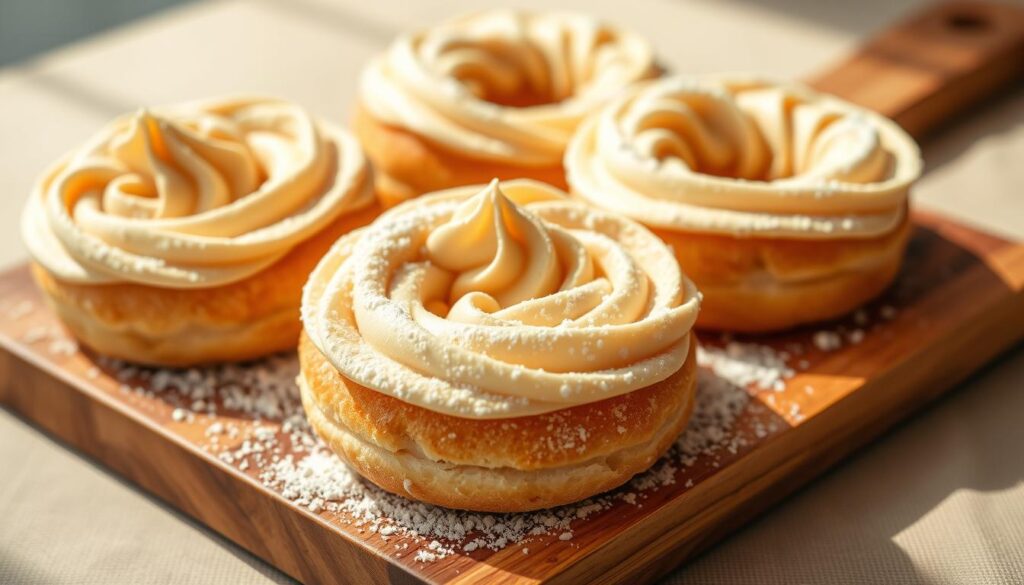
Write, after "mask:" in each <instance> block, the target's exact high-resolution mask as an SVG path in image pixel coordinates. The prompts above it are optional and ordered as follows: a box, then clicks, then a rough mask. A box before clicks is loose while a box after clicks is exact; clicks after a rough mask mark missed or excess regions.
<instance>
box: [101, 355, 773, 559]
mask: <svg viewBox="0 0 1024 585" xmlns="http://www.w3.org/2000/svg"><path fill="white" fill-rule="evenodd" d="M98 363H99V365H100V366H101V367H102V368H103V369H104V370H106V371H108V372H109V373H111V374H112V375H113V376H114V377H115V378H116V379H117V380H118V381H119V385H120V389H121V392H122V393H125V394H129V395H138V396H140V397H158V398H159V399H160V400H161V401H162V402H164V403H166V405H167V408H168V412H167V413H165V416H167V417H168V419H170V420H172V421H174V422H177V423H187V422H195V421H198V422H200V423H201V424H205V425H206V426H205V428H204V432H203V433H202V436H203V439H202V443H201V446H202V448H203V449H204V450H206V451H208V452H210V453H211V454H212V455H215V456H216V457H217V458H218V459H219V460H220V461H221V462H223V463H225V464H228V465H231V466H233V467H235V468H236V469H238V470H239V471H242V472H245V473H248V474H249V475H251V476H253V477H255V478H256V479H258V480H259V481H260V482H261V483H263V484H264V485H265V486H267V487H268V488H271V489H273V490H275V491H277V492H278V493H280V494H281V495H282V496H283V497H285V498H287V499H289V500H291V501H292V502H294V503H295V504H296V505H298V506H301V507H303V508H305V509H307V510H309V511H310V512H313V513H318V514H327V515H328V517H329V518H330V519H331V520H332V521H334V522H337V523H339V524H344V525H348V526H350V527H351V528H352V529H353V530H354V531H355V532H356V534H359V535H362V536H364V537H371V536H372V537H376V538H380V539H381V540H382V541H383V542H384V543H385V544H386V545H387V546H388V547H389V552H390V553H391V554H393V555H394V556H396V557H405V556H406V555H409V556H410V558H412V559H413V560H414V561H415V562H422V563H426V562H431V561H434V560H437V559H441V558H444V557H446V556H450V555H453V554H474V553H480V552H482V551H497V550H501V549H503V548H505V547H508V546H511V545H519V544H525V543H528V542H532V541H535V540H536V541H538V542H539V543H544V542H546V543H548V545H550V543H552V542H568V541H571V540H572V539H573V538H574V535H575V534H576V531H577V530H578V528H579V526H580V523H582V522H586V521H587V520H588V519H589V518H591V517H593V516H595V515H597V514H600V513H602V512H604V511H606V510H608V509H610V508H611V507H612V506H614V505H616V504H620V505H625V506H628V507H632V508H636V509H640V508H643V507H644V505H645V502H646V501H648V500H649V498H651V497H652V496H653V495H654V494H656V493H657V492H658V490H660V489H661V488H664V487H667V486H670V485H674V484H676V483H677V482H678V481H680V480H679V474H680V473H682V472H684V470H686V469H688V468H691V467H693V468H697V467H701V465H700V463H699V462H700V459H701V457H705V458H707V459H708V461H707V462H706V464H705V465H704V466H703V467H701V469H702V470H703V471H702V473H708V472H710V470H713V469H714V468H715V467H717V464H716V462H715V459H714V456H715V454H720V453H735V452H736V451H737V449H739V448H741V447H742V446H744V445H746V444H748V443H749V442H750V439H751V438H752V437H746V436H744V435H743V434H741V433H737V432H734V427H735V423H736V421H737V419H738V418H739V417H740V416H742V415H743V414H744V412H746V411H748V410H750V408H749V407H750V406H751V405H750V399H749V395H748V394H747V392H745V391H744V390H743V389H742V387H741V386H740V385H737V384H734V383H731V382H729V381H728V380H725V379H723V378H721V377H719V376H716V375H714V374H713V373H711V372H710V371H707V370H702V371H701V374H700V377H699V391H698V394H697V403H696V405H695V408H694V412H693V416H692V419H691V424H690V425H689V426H688V428H687V429H686V431H685V432H684V433H683V435H681V436H680V437H679V439H678V440H677V441H676V443H675V445H674V446H673V447H672V448H671V450H670V452H669V453H668V454H666V456H665V457H663V458H662V459H661V460H659V461H658V462H657V463H656V464H655V465H654V466H653V467H652V468H651V469H650V470H649V471H647V472H645V473H642V474H640V475H638V476H637V477H635V478H634V479H633V480H632V481H630V482H629V483H628V484H627V485H625V486H623V487H622V488H620V489H618V490H615V491H612V492H609V493H607V494H603V495H600V496H597V497H594V498H591V499H588V500H585V501H583V502H579V503H576V504H573V505H568V506H562V507H559V508H555V509H551V510H542V511H538V512H530V513H520V514H486V513H473V512H467V511H460V510H451V509H447V508H442V507H439V506H433V505H429V504H424V503H421V502H415V501H412V500H408V499H406V498H403V497H401V496H397V495H394V494H391V493H388V492H385V491H383V490H381V489H379V488H377V487H376V486H374V485H373V484H370V483H369V482H366V481H364V480H362V479H361V478H360V477H359V476H358V475H357V474H355V473H354V472H353V471H351V470H350V469H349V468H348V467H347V466H346V465H345V464H344V463H343V462H342V461H341V460H340V459H338V457H337V456H336V455H334V454H333V453H332V452H331V451H330V450H329V449H328V448H327V447H326V445H325V444H324V443H323V442H322V441H320V440H319V439H318V438H317V437H316V436H315V434H314V433H313V432H312V429H311V428H310V426H309V424H308V423H307V421H306V418H305V415H304V413H303V411H302V405H301V400H300V398H299V394H298V389H297V386H296V384H295V377H296V375H297V374H298V366H297V363H296V359H295V358H294V357H293V356H277V357H272V358H268V359H266V360H263V361H260V362H256V363H253V364H245V365H230V364H229V365H222V366H216V367H209V368H191V369H186V370H169V369H152V368H140V367H136V366H132V365H129V364H125V363H122V362H118V361H115V360H105V359H100V360H99V361H98ZM755 426H756V425H755ZM572 431H573V434H574V436H575V438H576V439H577V440H585V439H586V435H587V431H586V429H576V428H574V429H572ZM748 434H749V433H748ZM683 481H684V482H685V484H686V486H687V487H689V486H692V485H693V479H692V478H687V479H686V480H683Z"/></svg>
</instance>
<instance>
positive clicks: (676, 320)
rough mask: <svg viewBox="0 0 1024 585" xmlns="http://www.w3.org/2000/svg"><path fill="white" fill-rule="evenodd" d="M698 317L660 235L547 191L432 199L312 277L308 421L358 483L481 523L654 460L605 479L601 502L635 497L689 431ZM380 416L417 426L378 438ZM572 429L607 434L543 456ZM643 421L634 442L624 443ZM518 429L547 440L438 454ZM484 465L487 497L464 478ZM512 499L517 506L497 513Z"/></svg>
mask: <svg viewBox="0 0 1024 585" xmlns="http://www.w3.org/2000/svg"><path fill="white" fill-rule="evenodd" d="M699 304H700V300H699V295H698V294H697V291H696V289H695V288H694V286H693V284H692V283H691V282H690V281H689V280H688V279H687V278H686V276H685V275H683V274H682V272H681V271H680V269H679V266H678V263H677V262H676V260H675V258H674V257H673V255H672V252H671V251H670V250H669V249H668V248H667V247H666V246H665V245H664V244H663V243H662V242H661V241H660V240H658V238H657V237H655V236H654V235H653V234H651V233H650V232H649V231H647V230H646V229H644V228H643V227H641V226H640V225H638V224H636V223H633V222H632V221H630V220H627V219H625V218H622V217H620V216H617V215H612V214H608V213H604V212H601V211H596V210H593V209H590V208H587V207H585V206H582V205H580V204H578V203H575V202H571V201H568V200H566V199H565V198H564V195H563V194H562V193H560V192H559V191H558V190H556V189H553V188H551V187H549V186H547V185H544V184H541V183H537V182H533V181H528V180H518V181H509V182H504V183H499V182H498V181H497V180H495V181H492V182H491V183H490V184H489V185H486V186H484V185H478V186H471V187H463V188H456V189H451V190H448V191H443V192H440V193H437V194H432V195H429V196H424V197H422V198H420V199H417V200H415V201H411V202H409V203H406V204H404V205H402V206H399V207H397V208H395V209H393V210H391V211H389V212H387V213H385V214H384V215H383V216H381V217H380V218H379V220H378V221H377V222H375V223H374V224H373V225H371V226H369V227H367V228H365V229H363V230H360V231H359V232H355V233H352V234H350V235H349V236H346V237H344V238H342V239H341V240H339V242H338V243H337V244H336V245H335V247H334V248H333V249H332V251H331V252H330V253H328V254H327V255H326V256H325V257H324V259H323V260H322V261H321V262H320V264H319V266H317V268H316V270H315V271H314V272H313V273H312V275H311V276H310V280H309V283H308V284H307V286H306V290H305V294H304V298H303V308H302V315H303V323H304V327H305V333H306V336H307V338H306V340H304V342H303V344H302V345H301V346H300V356H301V358H302V360H303V377H302V384H301V385H302V388H303V392H304V400H305V401H306V408H307V412H308V413H309V414H310V420H311V422H313V424H314V426H315V427H317V429H318V430H319V431H320V432H321V433H322V434H323V435H324V436H325V438H326V439H327V440H328V441H329V442H331V444H332V445H333V446H334V448H335V450H337V451H338V452H339V453H340V454H342V455H343V456H345V457H346V458H347V459H349V460H350V462H352V463H353V465H354V466H355V467H356V469H358V470H359V471H360V472H361V473H363V474H364V475H366V476H367V477H369V478H370V479H372V480H373V481H375V482H377V483H379V484H381V485H383V486H384V487H386V488H388V489H393V490H395V491H400V492H401V493H404V494H406V495H411V496H413V497H417V498H419V499H424V500H427V501H433V502H436V503H441V504H445V505H455V506H459V507H468V508H474V509H499V508H500V506H511V507H512V508H509V509H520V508H522V509H526V508H529V507H540V505H537V506H534V505H532V504H525V505H524V504H521V503H520V504H516V503H515V497H517V496H515V493H519V492H517V491H516V490H526V491H529V489H531V488H530V487H529V485H531V482H532V480H529V479H528V478H529V477H531V474H536V475H532V477H535V478H536V482H540V483H539V484H537V485H547V486H548V487H543V488H538V489H540V491H541V492H543V493H544V494H545V495H543V505H553V503H558V502H561V501H570V500H566V499H564V498H565V497H567V495H568V496H569V497H572V498H575V499H578V497H577V496H578V494H579V492H580V489H583V490H587V489H590V488H587V487H582V488H574V489H573V490H572V491H571V492H570V493H569V494H561V495H559V494H558V493H557V491H558V490H554V491H550V492H549V491H546V490H548V488H549V487H551V486H552V485H554V484H553V483H551V482H556V481H555V479H553V478H555V477H556V476H558V473H562V472H565V473H567V474H568V475H567V476H566V477H569V476H572V475H573V474H574V473H576V472H574V471H571V470H572V469H576V467H578V466H581V465H582V466H583V467H586V465H589V464H590V463H593V464H594V465H598V462H599V461H600V460H601V458H610V457H614V454H615V453H617V452H620V451H621V452H622V453H626V452H631V451H630V450H631V449H635V450H636V451H637V452H643V456H642V457H640V456H638V457H639V459H636V458H630V457H626V458H625V459H624V460H623V461H617V462H616V463H615V464H614V465H611V464H609V463H607V462H605V463H604V464H603V465H604V468H603V469H602V470H600V472H597V471H595V473H596V475H595V477H598V476H599V477H600V478H601V479H600V481H599V482H598V483H599V484H600V487H599V488H598V489H607V488H608V487H611V483H609V482H613V483H614V482H618V483H621V482H622V481H625V480H626V479H628V477H630V476H631V475H632V474H634V473H636V472H637V471H639V470H640V469H642V468H643V467H646V465H649V464H650V462H652V461H653V458H652V457H656V456H657V454H659V453H660V452H661V451H662V450H664V448H665V447H667V444H668V443H665V442H664V440H666V438H669V439H670V438H671V437H669V436H670V435H671V436H674V435H672V433H673V432H674V431H678V429H679V428H680V427H681V425H682V424H683V423H684V422H685V417H686V413H687V412H688V408H689V404H690V393H691V392H692V381H693V364H692V362H693V347H694V341H693V338H692V334H691V332H690V330H691V327H692V325H693V323H694V321H695V320H696V317H697V312H698V308H699ZM627 404H628V405H630V406H625V405H627ZM377 407H380V408H385V407H386V408H387V409H390V411H391V412H392V413H393V415H398V414H400V413H404V414H401V421H399V420H397V419H393V418H392V416H388V417H387V418H388V420H389V421H391V422H389V423H388V426H393V425H395V424H400V425H402V426H403V428H400V429H398V428H394V429H391V430H390V431H387V432H385V431H384V430H383V429H381V428H373V427H374V425H375V424H376V423H374V422H373V421H375V420H378V419H377V418H376V415H371V414H370V412H371V411H372V410H374V409H375V408H377ZM616 408H620V411H619V414H620V415H621V416H622V418H621V420H620V422H619V423H618V424H617V425H615V426H608V429H607V430H608V432H609V433H610V435H609V436H608V437H603V438H601V439H600V441H596V442H595V444H594V446H593V450H591V448H589V447H585V446H583V445H584V444H585V443H588V441H587V436H589V435H590V433H592V432H594V433H601V431H599V429H601V428H603V425H606V424H607V425H611V422H612V421H614V420H616V415H615V414H614V412H613V411H615V409H616ZM633 409H637V411H638V412H637V413H634V412H633ZM627 411H628V414H627ZM639 411H643V412H644V413H645V414H643V416H642V417H641V416H639V414H640V413H639ZM635 417H639V418H642V419H643V421H642V422H641V421H640V420H639V419H638V418H635ZM570 419H580V420H584V419H586V420H590V419H593V420H597V419H600V420H601V421H603V422H601V423H600V424H596V425H595V426H594V428H589V426H588V425H587V424H586V423H580V425H579V428H580V429H582V430H577V429H576V428H575V427H574V428H573V430H572V433H573V436H576V434H577V433H582V435H581V436H580V437H578V438H577V439H576V440H574V441H573V443H574V447H573V448H572V449H569V450H570V451H572V452H573V453H572V455H571V456H567V455H566V454H565V453H564V452H562V453H561V454H560V455H559V456H558V457H555V458H554V459H552V458H551V457H550V456H546V455H543V454H540V455H538V454H537V452H536V450H537V445H538V444H539V445H540V451H541V452H543V451H545V450H546V449H547V448H546V447H544V445H545V444H546V443H545V442H546V441H547V442H550V440H551V436H552V433H553V432H554V431H551V428H549V431H551V432H549V433H547V434H546V435H545V434H544V433H543V432H541V430H542V428H543V427H544V426H545V425H546V426H547V427H552V425H555V426H559V425H560V424H561V423H558V422H557V421H559V420H562V421H563V422H564V420H570ZM428 420H429V421H430V422H429V424H428V423H426V422H423V421H428ZM631 420H634V421H636V424H637V425H639V426H637V427H636V428H634V429H632V430H634V431H636V432H635V433H634V434H629V436H620V435H626V434H628V433H626V432H625V430H626V429H629V428H630V427H629V424H630V423H629V421H631ZM415 421H421V422H423V424H425V425H427V426H426V427H423V426H418V425H417V423H416V422H415ZM382 424H383V423H382ZM509 424H511V425H512V427H511V428H522V429H534V431H536V433H537V434H536V435H533V434H530V435H528V436H525V437H522V439H523V440H525V441H526V444H523V445H521V446H519V447H513V446H509V445H507V444H497V445H492V446H491V447H490V449H491V450H493V451H494V452H480V453H477V454H475V455H474V454H471V453H467V452H464V451H461V449H458V450H459V451H460V453H461V454H455V455H452V454H451V453H450V452H449V451H447V450H446V448H445V446H444V445H440V446H439V445H438V444H437V442H436V441H435V439H437V438H438V437H439V435H436V433H440V432H441V430H442V429H446V428H448V427H451V428H452V429H453V431H452V432H455V433H456V434H457V435H458V434H459V433H465V432H474V433H475V432H481V433H484V434H482V435H480V436H481V437H483V436H486V433H490V432H492V431H493V432H499V433H500V432H502V431H501V430H500V427H501V425H504V427H505V432H508V429H509V428H510V427H509ZM467 425H468V426H467ZM474 425H483V426H476V427H474ZM455 428H458V429H460V430H458V431H455V430H454V429H455ZM474 428H475V430H472V429H474ZM620 428H621V429H623V432H622V433H620V432H619V431H618V430H617V429H620ZM485 431H486V433H485ZM524 432H525V431H524ZM532 432H533V431H531V433H532ZM443 436H445V437H446V436H447V435H446V434H445V435H443ZM438 440H441V439H438ZM531 441H536V442H538V443H537V444H531ZM602 442H603V443H602ZM577 446H578V447H580V448H579V450H578V452H577V451H576V447H577ZM503 450H509V451H510V452H512V453H515V452H519V451H522V450H530V452H531V453H533V455H531V456H529V457H523V456H517V455H509V454H508V453H502V451H503ZM485 451H487V450H486V449H485ZM555 451H558V450H557V449H555ZM562 451H565V449H563V450H562ZM446 453H448V454H447V455H446ZM410 457H411V458H412V459H414V460H415V461H413V460H411V459H409V458H410ZM371 459H372V460H373V461H376V463H372V464H371V463H368V461H370V460H371ZM587 462H589V463H587ZM637 462H640V467H638V466H637ZM609 465H611V467H614V468H615V469H614V470H613V469H610V468H609ZM384 467H386V468H388V469H389V471H387V472H382V469H383V468H384ZM598 467H601V465H598ZM469 468H472V469H473V470H474V471H472V475H473V476H474V477H478V476H479V477H483V478H484V479H479V477H478V480H474V481H478V483H479V487H466V486H464V485H463V482H462V481H461V480H460V479H459V477H468V476H459V477H456V476H458V474H459V471H460V469H461V471H463V472H466V473H469V471H468V469H469ZM581 469H582V468H581ZM592 471H593V470H592ZM429 478H433V479H429ZM488 478H489V479H488ZM501 478H504V479H501ZM544 478H547V479H544ZM499 479H500V481H499ZM407 480H408V481H411V482H412V483H411V484H410V485H413V486H418V487H419V490H420V491H417V490H416V489H414V488H410V487H408V485H406V481H407ZM501 481H504V482H505V483H504V484H503V485H504V487H501V486H500V485H497V484H496V482H497V483H501ZM435 482H442V483H444V482H448V485H449V487H451V485H454V484H458V485H459V486H460V488H459V490H463V489H466V490H469V491H470V492H472V493H473V494H478V493H479V492H481V490H484V491H485V490H487V489H493V490H496V491H495V492H494V493H493V494H492V495H491V496H486V497H485V499H484V500H481V501H475V500H473V499H472V498H471V497H470V496H469V493H468V492H467V493H462V495H458V494H448V495H446V496H441V495H438V494H439V493H440V492H438V491H436V490H440V489H441V487H440V486H441V485H442V483H435ZM451 482H454V483H451ZM524 482H525V483H524ZM545 482H548V483H546V484H545ZM562 482H563V480H562V479H559V480H557V482H556V483H558V484H559V485H561V483H562ZM587 485H591V486H593V485H597V484H591V483H589V482H585V483H584V484H583V486H587ZM614 485H617V483H615V484H614ZM396 486H402V487H400V488H399V487H396ZM431 486H433V487H431ZM534 487H536V486H534ZM435 488H436V489H435ZM457 491H458V490H457ZM523 493H525V492H523ZM590 493H593V491H591V492H590ZM502 494H504V495H506V496H509V497H510V498H511V499H509V500H508V501H507V502H506V503H505V504H501V505H499V504H495V503H488V502H491V501H492V500H493V501H494V502H497V501H499V500H500V499H501V497H502ZM587 495H589V494H587ZM474 497H475V496H474ZM551 498H554V499H555V500H551ZM538 501H540V500H538ZM495 506H499V508H495Z"/></svg>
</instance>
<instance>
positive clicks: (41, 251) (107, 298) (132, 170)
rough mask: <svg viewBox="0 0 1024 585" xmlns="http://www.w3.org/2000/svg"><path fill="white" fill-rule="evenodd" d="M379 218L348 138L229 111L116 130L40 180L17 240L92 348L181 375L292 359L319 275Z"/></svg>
mask: <svg viewBox="0 0 1024 585" xmlns="http://www.w3.org/2000/svg"><path fill="white" fill-rule="evenodd" d="M379 212H380V206H379V205H378V204H377V202H376V200H375V197H374V194H373V191H372V178H371V177H370V173H369V167H368V165H367V163H366V160H365V158H364V155H363V154H362V152H361V149H360V147H359V145H358V143H357V142H356V141H355V139H354V138H353V137H351V136H350V135H348V134H347V133H345V132H344V131H343V130H341V129H339V128H336V127H334V126H331V125H328V124H325V123H323V122H319V121H316V120H314V119H313V118H311V117H310V116H309V115H308V114H306V113H305V112H304V111H303V110H302V109H300V108H299V107H297V106H295V105H292V104H289V103H287V102H282V101H276V100H266V99H231V100H218V101H210V102H203V103H196V104H186V105H183V106H175V107H168V108H159V109H155V110H153V111H142V112H139V113H136V114H133V115H127V116H123V117H121V118H119V119H117V120H115V121H114V122H112V123H111V124H110V125H109V126H108V127H107V128H105V129H104V130H102V131H101V132H100V133H99V134H97V136H95V137H94V138H93V139H92V140H91V141H90V142H89V143H87V144H86V145H85V146H83V147H82V148H80V149H78V150H76V151H74V152H72V153H71V154H69V155H68V156H66V157H65V158H63V159H62V160H61V161H59V162H58V163H57V164H56V165H54V167H53V168H51V169H50V170H49V171H48V172H47V173H46V174H45V175H44V176H43V177H42V178H41V179H40V181H39V182H38V184H37V186H36V189H35V192H34V193H33V195H32V197H31V198H30V201H29V204H28V206H27V208H26V210H25V213H24V215H23V219H22V231H23V237H24V239H25V241H26V243H27V244H28V247H29V250H30V252H31V253H32V256H33V258H34V260H35V263H34V266H33V275H34V276H35V279H36V281H37V283H38V284H39V286H40V288H41V289H42V291H43V292H44V293H45V296H46V297H47V299H48V301H49V303H50V304H51V305H52V306H53V307H54V308H55V310H56V312H57V314H58V316H59V317H60V318H61V320H62V321H63V322H64V324H65V325H66V326H67V327H68V329H69V330H70V331H71V333H72V334H73V335H74V336H75V337H76V338H78V339H79V340H80V341H81V342H82V343H83V344H84V345H86V346H88V347H90V348H92V349H94V350H95V351H97V352H99V353H102V354H105V355H109V356H112V357H116V358H120V359H124V360H128V361H133V362H138V363H146V364H157V365H170V366H186V365H192V364H199V363H209V362H218V361H231V360H243V359H250V358H255V357H259V356H261V355H265V354H268V353H272V352H275V351H280V350H283V349H288V348H292V347H295V345H296V343H297V341H298V335H299V331H300V329H301V326H300V324H299V321H298V315H299V306H300V300H301V291H302V286H303V284H304V283H305V280H306V278H307V277H308V275H309V272H310V271H311V270H312V269H313V267H314V266H315V265H316V263H317V262H318V261H319V259H320V257H321V256H322V255H323V254H324V252H326V251H327V250H328V249H329V248H330V246H331V245H332V244H333V243H334V241H335V240H336V239H337V238H338V237H340V236H341V235H343V234H345V233H347V232H349V231H351V230H352V229H355V228H358V227H361V226H363V225H366V224H367V223H369V222H371V221H372V220H373V219H374V218H375V217H376V216H377V215H378V214H379Z"/></svg>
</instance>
